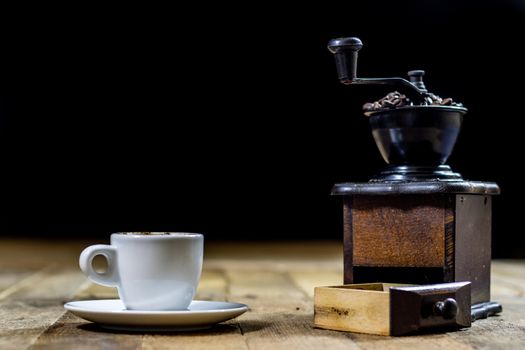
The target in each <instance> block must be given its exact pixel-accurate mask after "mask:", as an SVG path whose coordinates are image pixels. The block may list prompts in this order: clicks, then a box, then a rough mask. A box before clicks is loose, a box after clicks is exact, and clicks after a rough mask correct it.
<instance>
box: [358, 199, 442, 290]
mask: <svg viewBox="0 0 525 350" xmlns="http://www.w3.org/2000/svg"><path fill="white" fill-rule="evenodd" d="M444 211H445V209H444V196H443V195H433V196H431V195H425V196H421V195H420V196H403V197H402V198H401V197H395V196H383V197H381V198H379V197H377V196H374V197H373V198H372V197H367V196H356V197H355V198H354V200H353V207H352V212H353V217H352V237H353V266H393V267H412V266H415V267H442V266H443V264H444V261H445V236H444V235H445V221H444V220H445V214H444ZM356 282H358V281H356V280H354V283H356Z"/></svg>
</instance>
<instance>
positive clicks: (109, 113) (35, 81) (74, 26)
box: [0, 0, 525, 257]
mask: <svg viewBox="0 0 525 350" xmlns="http://www.w3.org/2000/svg"><path fill="white" fill-rule="evenodd" d="M47 6H49V5H46V7H45V8H41V9H37V8H32V9H24V10H22V11H21V12H20V11H18V12H17V13H16V14H15V13H12V14H11V13H9V12H7V13H6V12H4V16H5V17H6V18H9V19H11V20H12V21H9V23H4V30H3V31H2V34H1V36H2V42H3V44H2V45H3V49H2V58H1V60H2V61H1V69H2V79H1V80H0V83H1V84H2V90H3V95H2V96H3V97H2V99H1V100H0V101H1V106H2V107H1V111H2V119H1V123H2V125H1V127H2V138H1V141H2V151H1V152H2V153H1V156H2V163H1V167H2V173H3V174H4V175H5V176H3V179H4V180H2V184H3V186H2V187H3V194H2V202H3V203H4V204H5V205H3V208H2V210H1V216H2V218H1V223H2V224H1V225H2V226H1V230H2V231H1V232H2V234H4V235H8V236H18V237H20V236H27V237H35V236H36V237H41V238H50V239H57V238H62V237H68V238H77V237H78V238H97V239H98V238H105V237H107V235H108V234H109V233H110V232H113V231H135V230H177V231H179V230H181V231H194V232H204V233H205V234H206V236H207V238H208V239H239V238H240V239H289V240H300V239H326V238H339V237H341V235H342V217H341V215H342V214H341V208H340V206H341V204H340V201H339V198H334V197H331V196H330V195H329V193H330V188H331V186H332V184H333V183H335V182H341V181H366V180H368V178H370V177H371V176H372V175H373V174H375V173H377V172H378V171H380V170H381V169H382V168H383V167H384V165H385V164H384V161H383V160H382V159H381V157H380V155H379V152H378V151H377V149H376V146H375V144H374V142H373V139H372V136H371V134H370V132H369V129H368V124H367V123H368V121H367V120H366V117H364V116H363V115H362V113H361V105H362V104H363V103H364V102H366V101H371V100H376V99H378V98H380V97H382V96H383V95H384V94H386V93H387V92H388V89H378V88H365V87H359V88H356V87H351V86H350V87H345V86H343V85H341V84H339V82H338V81H337V78H336V72H335V66H334V63H333V57H332V55H331V54H329V53H328V51H327V50H326V43H327V42H328V40H329V39H331V38H333V37H340V36H358V37H360V38H361V39H362V40H363V42H364V48H363V49H362V50H361V52H360V58H359V67H358V74H359V76H363V77H364V76H367V77H390V76H405V73H406V71H408V70H410V69H425V70H426V71H427V75H426V78H425V82H426V84H427V87H428V88H429V90H430V91H432V92H434V93H436V94H439V95H441V96H443V97H448V96H450V97H453V98H454V99H455V100H457V101H461V102H463V103H464V104H465V105H466V106H467V107H468V108H469V113H468V114H467V115H466V117H465V121H464V125H463V130H462V132H461V135H460V138H459V140H458V143H457V145H456V148H455V151H454V153H453V155H452V157H451V158H450V159H449V162H448V163H449V164H450V165H451V166H452V167H453V169H454V170H456V171H459V172H461V173H462V174H463V176H464V178H467V179H472V180H488V181H496V182H498V184H499V185H500V187H501V189H502V195H501V196H499V197H497V198H495V200H494V204H493V205H494V229H493V248H494V251H493V252H494V256H496V257H520V256H521V257H525V251H524V248H523V246H525V238H524V235H523V234H522V232H521V231H522V230H521V229H520V227H521V223H522V220H521V218H520V216H522V212H523V208H522V205H521V203H520V200H521V198H522V197H523V186H522V182H521V181H520V178H521V176H522V175H521V172H520V171H519V170H517V169H516V167H517V165H518V164H521V162H522V159H523V158H522V151H523V147H522V145H521V141H522V138H523V135H522V134H523V133H522V130H521V128H520V127H519V126H518V125H519V124H520V120H519V119H520V118H522V115H521V114H522V110H523V107H522V105H523V99H524V97H523V96H525V95H524V91H523V88H522V84H521V82H522V81H523V78H525V77H524V75H525V74H524V68H523V62H525V55H524V53H523V52H524V51H523V49H524V48H525V43H524V42H525V40H523V34H524V31H523V24H524V23H525V22H524V20H525V5H524V3H523V2H522V1H518V0H516V1H497V0H490V1H488V0H485V1H476V2H469V1H408V2H403V3H398V2H393V1H348V2H344V3H343V2H339V3H335V2H334V3H330V2H322V3H318V4H316V5H305V4H302V5H301V6H300V7H296V8H284V7H283V5H271V4H268V3H266V2H258V3H257V2H250V7H247V6H245V5H235V6H233V5H225V4H220V5H214V6H211V5H208V4H205V3H194V4H193V6H192V7H193V8H190V7H189V6H185V7H181V8H179V9H177V8H142V7H134V8H132V7H131V5H127V7H121V8H82V9H73V8H49V7H47ZM228 6H230V7H228ZM10 17H12V18H10ZM11 22H12V23H11Z"/></svg>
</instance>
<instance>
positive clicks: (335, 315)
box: [314, 287, 390, 335]
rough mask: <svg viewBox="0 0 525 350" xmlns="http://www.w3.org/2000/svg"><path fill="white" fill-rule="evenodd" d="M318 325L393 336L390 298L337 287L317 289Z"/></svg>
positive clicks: (374, 292) (316, 317)
mask: <svg viewBox="0 0 525 350" xmlns="http://www.w3.org/2000/svg"><path fill="white" fill-rule="evenodd" d="M314 304H315V325H316V327H320V328H325V329H335V330H340V331H350V332H358V333H369V334H380V335H389V334H390V294H389V293H388V292H385V291H382V290H381V291H379V290H357V289H348V288H337V287H333V288H332V287H317V288H316V289H315V299H314Z"/></svg>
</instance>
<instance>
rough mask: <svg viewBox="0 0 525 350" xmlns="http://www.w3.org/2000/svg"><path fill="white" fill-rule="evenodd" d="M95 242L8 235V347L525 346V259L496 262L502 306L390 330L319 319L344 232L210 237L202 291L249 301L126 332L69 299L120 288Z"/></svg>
mask: <svg viewBox="0 0 525 350" xmlns="http://www.w3.org/2000/svg"><path fill="white" fill-rule="evenodd" d="M90 243H92V242H84V243H78V242H72V243H67V244H50V243H49V242H44V241H42V242H38V241H35V242H31V241H2V242H0V252H3V253H5V254H0V281H4V282H2V291H5V290H8V293H5V295H4V297H3V298H2V299H1V300H0V349H2V350H4V349H6V350H10V349H17V350H18V349H28V348H32V349H62V348H64V349H69V348H71V349H172V348H176V349H179V348H180V349H212V350H213V349H250V350H256V349H271V350H275V349H286V350H291V349H378V348H381V349H411V348H413V349H417V348H424V349H479V348H487V349H523V348H525V339H524V334H525V278H524V276H525V262H520V261H496V262H495V263H494V264H493V270H492V271H493V273H492V276H493V280H492V281H493V284H492V292H493V295H492V299H493V300H497V301H500V302H501V303H502V304H503V307H504V312H503V314H502V315H501V316H499V317H493V318H490V319H487V320H481V321H478V322H475V323H474V324H473V327H472V328H469V329H466V330H463V331H460V332H455V333H454V332H452V333H442V334H427V335H419V336H411V337H401V338H392V337H383V336H374V335H365V334H356V333H345V332H337V331H328V330H323V329H317V328H314V325H313V288H314V287H315V286H322V285H334V284H339V283H340V281H341V278H342V275H343V258H342V257H343V254H342V244H341V242H334V243H330V242H313V243H308V242H301V243H297V242H296V243H294V242H289V243H283V242H281V243H277V244H276V243H271V242H266V243H262V244H257V243H254V242H252V243H246V242H245V243H243V242H230V243H219V244H215V245H214V244H210V243H209V244H207V250H206V261H205V267H204V272H203V275H202V281H201V284H200V285H199V290H198V298H200V299H213V300H230V301H237V302H244V303H246V304H248V305H249V306H250V311H249V312H247V313H246V314H244V315H242V316H241V317H239V318H237V319H234V320H232V321H229V322H227V323H224V324H221V325H218V326H217V327H214V328H212V329H210V330H208V331H200V332H192V333H126V332H108V331H104V330H103V329H101V328H99V327H97V326H96V325H94V324H92V323H90V322H88V321H85V320H82V319H80V318H78V317H76V316H74V315H72V314H70V313H66V312H65V311H64V309H63V307H62V304H63V302H65V301H69V300H73V299H93V298H100V299H103V298H113V297H115V296H116V293H115V290H114V289H112V288H105V287H100V286H97V285H93V284H91V283H88V282H86V279H85V278H84V277H83V276H82V274H81V273H80V271H79V270H78V267H77V257H78V255H76V254H78V253H79V252H80V251H81V249H82V247H84V246H86V245H88V244H90ZM50 261H55V262H58V263H57V264H56V265H53V264H50ZM0 293H1V292H0Z"/></svg>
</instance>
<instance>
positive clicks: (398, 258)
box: [328, 38, 501, 319]
mask: <svg viewBox="0 0 525 350" xmlns="http://www.w3.org/2000/svg"><path fill="white" fill-rule="evenodd" d="M362 46H363V44H362V42H361V40H360V39H358V38H339V39H333V40H331V41H330V42H329V44H328V49H329V50H330V52H332V53H333V54H334V56H335V62H336V66H337V73H338V76H339V80H340V81H341V83H343V84H345V85H389V86H391V87H392V90H396V92H393V93H390V94H388V95H387V96H386V97H385V98H383V99H382V100H379V101H377V102H374V103H367V104H366V105H365V106H364V109H365V115H367V116H368V118H369V121H370V126H371V130H372V135H373V137H374V140H375V142H376V144H377V147H378V148H379V151H380V153H381V155H382V156H383V158H384V160H385V161H386V163H387V164H388V166H387V167H386V168H385V169H384V170H383V171H382V172H381V173H379V174H377V175H375V176H374V177H372V178H371V179H370V181H369V182H365V183H353V182H349V183H338V184H335V185H334V187H333V189H332V194H333V195H337V196H342V198H343V213H344V214H343V215H344V283H345V284H355V283H369V282H392V283H410V284H439V283H447V282H459V281H470V282H471V303H472V304H471V305H472V308H471V310H472V318H473V319H477V318H481V317H486V316H489V315H491V314H494V313H498V312H501V305H499V304H498V303H496V302H491V301H490V263H491V205H492V196H493V195H497V194H499V193H500V190H499V187H498V185H497V184H496V183H493V182H480V181H466V180H464V179H463V178H462V176H461V174H459V173H457V172H453V171H452V169H451V168H450V166H448V165H446V164H445V163H446V161H447V158H448V157H449V155H450V154H451V152H452V149H453V147H454V144H455V142H456V139H457V137H458V134H459V131H460V128H461V124H462V119H463V116H464V115H465V114H466V113H467V109H466V108H465V107H463V106H462V105H461V104H458V103H454V102H453V101H452V100H451V99H441V98H439V97H438V96H436V95H434V94H432V93H430V92H429V91H428V90H427V89H426V87H425V84H424V81H423V76H424V71H420V70H415V71H410V72H408V76H409V80H405V79H403V78H399V77H395V78H358V77H357V56H358V51H359V50H360V49H361V48H362Z"/></svg>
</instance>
